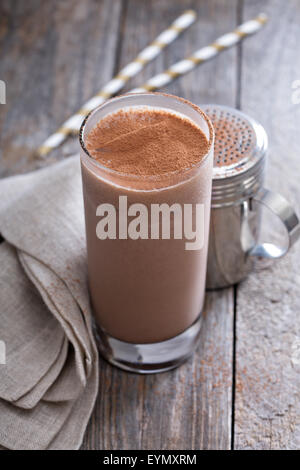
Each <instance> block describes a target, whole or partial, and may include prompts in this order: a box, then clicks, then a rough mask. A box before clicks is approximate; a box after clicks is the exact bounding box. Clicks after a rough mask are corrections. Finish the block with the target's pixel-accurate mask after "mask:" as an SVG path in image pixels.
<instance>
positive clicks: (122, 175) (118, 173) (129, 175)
mask: <svg viewBox="0 0 300 470" xmlns="http://www.w3.org/2000/svg"><path fill="white" fill-rule="evenodd" d="M137 95H138V96H153V95H156V96H164V97H166V98H171V99H175V100H176V101H179V102H181V103H183V104H185V105H186V106H189V107H190V108H192V109H194V111H196V112H197V113H198V114H199V115H200V116H201V117H202V118H203V119H204V120H205V121H206V124H207V126H208V131H209V139H208V149H207V152H206V154H205V155H204V157H203V158H202V159H201V160H200V161H199V162H197V163H196V164H194V165H192V166H190V167H188V168H184V169H179V170H174V171H171V172H166V173H162V174H159V175H137V174H134V173H124V172H122V171H118V170H114V169H112V168H110V167H108V166H105V165H103V164H102V163H100V162H99V161H98V160H96V159H95V158H93V157H92V156H91V155H90V153H89V151H88V150H87V148H86V145H85V142H84V136H83V135H84V131H85V126H86V125H87V122H88V121H89V119H90V118H91V117H92V116H94V114H96V113H97V112H98V111H99V110H100V109H102V108H104V107H105V106H107V105H108V104H109V103H111V102H113V101H118V100H121V99H123V98H126V97H128V98H130V97H133V96H137ZM146 106H147V105H146ZM149 106H150V105H149ZM120 109H122V108H120ZM116 112H117V111H116ZM186 119H190V120H192V119H191V118H188V117H186ZM100 120H101V119H100ZM192 121H193V120H192ZM193 122H194V121H193ZM195 124H196V123H195ZM196 125H197V124H196ZM197 127H199V126H198V125H197ZM202 132H203V131H202ZM214 136H215V133H214V128H213V125H212V122H211V120H210V118H209V117H208V116H207V114H205V112H204V111H203V110H202V109H201V108H200V107H199V106H198V105H196V104H194V103H192V102H190V101H188V100H186V99H185V98H181V97H179V96H176V95H171V94H168V93H159V92H142V93H125V94H122V95H118V96H114V97H113V98H109V99H107V100H105V101H104V102H103V103H101V104H100V105H99V106H97V107H96V108H95V109H93V110H92V111H90V112H89V113H88V114H87V116H86V117H85V118H84V120H83V122H82V124H81V126H80V130H79V143H80V146H81V148H82V150H83V151H84V153H85V155H86V157H88V161H89V162H91V163H92V164H93V165H95V166H96V167H98V168H100V169H101V170H103V171H105V172H107V173H108V174H110V175H113V176H116V177H120V178H128V179H131V180H134V181H145V182H155V181H161V180H164V179H167V178H172V177H174V176H181V175H182V176H184V175H185V174H187V173H189V172H191V171H192V170H196V169H197V168H200V167H201V166H202V165H204V163H205V162H206V160H207V158H208V156H209V155H210V152H211V149H212V147H213V144H214Z"/></svg>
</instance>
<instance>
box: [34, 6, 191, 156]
mask: <svg viewBox="0 0 300 470" xmlns="http://www.w3.org/2000/svg"><path fill="white" fill-rule="evenodd" d="M196 16H197V15H196V12H195V11H193V10H187V11H185V12H184V13H183V14H182V15H181V16H179V17H178V18H177V19H176V20H175V21H174V22H173V23H172V24H171V26H170V27H169V28H168V29H166V30H165V31H163V32H162V33H161V34H160V35H159V36H157V38H156V39H155V40H154V41H153V42H152V43H151V44H150V45H149V46H147V47H146V48H145V49H143V50H142V52H140V53H139V54H138V56H137V57H136V58H135V59H134V60H133V61H132V62H130V64H128V65H126V66H125V67H124V68H123V69H122V70H121V71H120V72H119V73H118V75H116V76H115V77H114V78H113V79H112V80H111V81H109V82H108V83H107V84H106V85H105V86H104V87H103V88H102V89H101V90H100V91H99V93H97V94H96V95H95V96H94V97H93V98H91V99H90V100H89V101H87V102H86V103H85V104H84V105H83V106H82V108H80V109H79V110H78V111H77V112H76V113H75V114H74V115H73V116H72V117H71V118H69V119H68V120H67V121H65V122H64V123H63V125H62V126H61V127H60V128H59V129H58V130H57V131H56V132H55V134H52V135H51V136H50V137H49V138H48V139H47V140H46V141H45V142H44V144H43V145H42V146H41V147H39V149H38V153H39V155H41V156H45V155H47V154H48V153H49V152H51V150H53V149H54V148H56V147H58V146H59V145H60V144H61V143H62V142H63V141H64V140H65V139H66V138H67V136H68V135H69V134H71V133H72V132H74V131H78V130H79V129H80V126H81V123H82V120H83V118H84V117H85V116H86V115H87V114H88V113H89V112H90V111H92V110H93V109H94V108H96V107H97V106H99V105H100V104H102V103H103V102H104V101H105V100H106V99H107V98H110V97H111V96H112V95H114V94H115V93H117V92H118V91H120V90H121V88H123V86H124V85H125V83H126V82H127V81H128V80H129V79H130V78H132V77H134V76H135V75H136V74H137V73H139V72H140V71H141V70H142V68H143V67H144V66H145V65H146V64H147V63H148V62H150V61H151V60H153V59H155V57H157V56H158V54H159V53H160V52H161V51H162V50H163V49H164V48H165V47H166V46H167V45H168V44H171V42H173V41H174V40H175V39H176V38H177V37H178V36H179V34H180V33H182V32H183V31H184V30H185V29H187V28H188V27H189V26H190V25H191V24H192V23H194V21H195V20H196Z"/></svg>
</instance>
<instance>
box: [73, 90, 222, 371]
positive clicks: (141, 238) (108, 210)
mask: <svg viewBox="0 0 300 470" xmlns="http://www.w3.org/2000/svg"><path fill="white" fill-rule="evenodd" d="M81 145H82V148H83V151H82V154H81V157H82V179H83V193H84V203H85V218H86V235H87V251H88V269H89V288H90V295H91V302H92V307H93V312H94V316H95V320H96V323H97V325H98V326H99V328H100V331H101V336H102V340H104V343H105V341H107V344H106V345H105V347H104V349H105V351H104V355H106V356H109V354H108V353H107V350H108V349H110V356H111V357H108V359H109V360H111V362H114V363H117V365H119V366H120V365H121V367H122V363H123V366H124V364H125V363H126V364H125V365H126V366H125V367H124V368H127V369H135V370H136V369H138V370H139V371H140V372H145V371H153V370H163V369H165V368H170V367H174V366H175V365H177V363H179V362H181V361H182V360H183V359H185V357H187V356H188V355H189V354H190V353H191V352H192V347H191V350H190V351H189V350H188V349H189V347H190V346H191V345H189V344H190V343H189V342H191V333H189V329H190V328H194V330H193V331H195V334H198V330H199V328H196V329H195V327H192V325H195V324H196V323H197V322H199V316H200V314H201V309H202V306H203V301H204V291H205V277H206V257H207V245H208V229H209V214H210V195H211V180H212V159H213V151H212V148H213V131H212V127H211V124H210V122H209V121H208V119H207V118H206V116H205V115H204V114H203V113H202V112H201V111H200V110H199V108H197V107H195V106H194V105H191V104H190V103H188V102H186V101H184V100H181V99H179V98H176V97H172V96H169V95H160V94H151V93H149V94H139V95H126V96H123V97H119V98H115V99H113V100H110V101H109V102H107V103H106V104H104V105H102V106H101V107H100V108H98V110H96V111H95V112H93V113H92V115H91V116H90V117H89V118H88V119H87V121H86V122H85V123H84V125H83V127H82V130H81ZM162 208H164V209H166V211H165V214H163V211H161V209H162ZM188 209H189V210H188ZM198 209H199V210H198ZM200 209H202V211H201V210H200ZM154 213H155V214H156V216H157V217H156V219H154ZM167 214H169V216H170V217H169V225H168V224H167V223H166V221H165V220H164V219H163V217H164V215H165V216H166V215H167ZM199 214H202V218H201V227H198V229H200V232H201V234H202V235H201V236H199V239H197V236H198V235H197V234H198V232H199V230H198V229H197V227H196V225H195V224H197V222H199V221H200V216H199V220H198V219H197V217H198V215H199ZM188 216H189V217H190V220H188ZM178 217H179V219H178ZM180 217H181V218H180ZM178 220H179V222H178ZM164 224H165V225H164ZM186 225H189V230H188V229H187V227H186ZM164 229H167V230H166V232H167V233H164ZM101 230H102V232H101ZM197 230H198V231H197ZM191 233H192V234H193V235H194V238H195V239H194V240H192V239H191V237H190V234H191ZM180 235H181V236H180ZM200 239H201V240H200ZM196 330H197V332H196ZM185 332H187V333H185ZM182 335H183V336H182ZM185 336H189V339H187V346H186V347H185V346H184V349H186V348H187V351H185V352H184V354H183V355H182V354H181V355H180V357H179V356H178V357H177V355H178V351H177V352H176V351H175V350H174V357H172V353H170V351H169V350H168V352H167V353H166V356H165V357H160V358H159V360H157V359H155V360H153V361H152V360H151V359H150V360H149V358H148V359H147V360H144V358H143V348H144V349H145V351H146V350H147V351H149V348H150V347H151V348H152V349H151V351H152V352H153V353H154V356H155V344H160V346H161V345H164V344H165V345H167V346H168V348H169V346H170V345H171V342H172V341H174V340H175V338H177V342H178V341H179V340H180V341H181V342H182V338H183V340H184V337H185ZM195 339H196V338H194V337H193V338H192V343H193V347H194V345H195V344H194V343H195ZM130 344H131V345H132V347H135V348H136V346H137V345H138V346H139V348H138V349H139V356H141V357H142V359H141V357H140V358H139V359H138V360H137V359H136V358H133V359H132V361H131V360H128V357H131V356H130V354H131V353H128V354H125V356H126V358H125V356H124V358H122V357H121V358H120V357H119V358H118V359H115V360H114V359H113V356H115V355H116V351H114V350H113V349H114V348H115V346H116V345H117V346H118V348H117V349H118V353H117V354H118V355H119V356H120V355H122V353H121V352H120V351H121V350H123V349H122V348H124V347H125V348H126V347H127V346H128V347H129V348H130ZM126 345H127V346H126ZM143 345H144V346H143ZM147 348H148V349H147ZM168 348H167V349H168ZM102 349H103V347H102ZM169 349H170V348H169ZM100 350H101V347H100ZM135 350H136V349H135ZM160 351H161V348H160ZM102 352H103V351H102ZM145 354H146V353H145ZM145 354H144V356H145ZM146 355H147V354H146ZM160 355H161V353H160ZM152 356H153V355H152ZM154 356H153V357H154ZM183 356H184V357H183ZM166 358H167V359H168V360H166ZM122 359H123V360H122ZM137 361H138V362H139V367H136V366H134V365H133V367H131V366H130V362H133V363H134V362H137ZM151 362H153V364H154V363H155V364H156V365H154V366H153V367H151ZM166 362H167V363H168V366H166V365H163V366H162V364H165V363H166ZM143 363H144V364H145V367H143ZM128 364H129V365H128ZM144 369H145V370H144Z"/></svg>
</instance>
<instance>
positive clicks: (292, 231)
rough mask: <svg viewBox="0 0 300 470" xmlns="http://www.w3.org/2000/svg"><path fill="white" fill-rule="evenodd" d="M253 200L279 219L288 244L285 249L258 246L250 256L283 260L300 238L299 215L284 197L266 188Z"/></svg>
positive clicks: (252, 250) (265, 245)
mask: <svg viewBox="0 0 300 470" xmlns="http://www.w3.org/2000/svg"><path fill="white" fill-rule="evenodd" d="M253 200H254V201H256V202H258V203H260V204H263V205H264V206H265V207H267V208H268V209H270V210H271V211H272V212H273V214H275V215H276V216H277V217H279V219H280V220H281V222H282V223H283V225H284V227H285V229H286V232H287V235H288V243H287V246H285V247H280V246H278V245H275V244H273V243H262V244H257V245H255V246H254V247H253V248H252V249H251V250H250V251H249V256H258V257H261V258H269V259H276V258H281V257H282V256H284V255H285V254H286V253H287V252H288V250H289V249H290V247H291V246H292V245H293V244H294V243H295V241H296V240H298V238H299V237H300V222H299V219H298V217H297V214H296V213H295V211H294V209H293V208H292V206H291V205H290V203H289V202H288V201H287V200H286V199H285V198H284V197H283V196H281V195H280V194H278V193H274V192H273V191H270V190H268V189H265V188H262V189H260V190H259V191H258V192H257V193H256V194H255V196H253Z"/></svg>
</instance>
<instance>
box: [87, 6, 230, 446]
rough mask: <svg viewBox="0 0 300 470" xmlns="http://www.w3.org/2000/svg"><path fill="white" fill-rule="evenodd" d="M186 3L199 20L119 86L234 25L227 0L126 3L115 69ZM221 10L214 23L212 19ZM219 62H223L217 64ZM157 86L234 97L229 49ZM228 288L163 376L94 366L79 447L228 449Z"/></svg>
mask: <svg viewBox="0 0 300 470" xmlns="http://www.w3.org/2000/svg"><path fill="white" fill-rule="evenodd" d="M188 7H194V8H195V9H196V10H197V12H198V15H199V21H198V22H197V23H196V24H194V25H193V26H192V27H191V28H190V29H189V30H188V31H187V32H185V33H184V34H183V35H182V36H181V37H180V39H178V40H177V41H176V42H175V43H174V44H172V45H171V46H170V47H169V48H168V49H167V50H165V51H164V53H163V54H162V55H161V56H159V57H158V58H157V59H156V60H155V61H154V62H153V63H151V64H149V65H148V66H147V67H146V68H145V70H144V71H143V72H142V73H141V74H139V75H138V76H137V77H136V78H134V79H133V80H132V81H131V82H130V83H129V84H128V86H127V89H130V88H132V87H133V86H137V85H138V84H141V83H142V82H143V81H145V79H146V78H149V77H150V76H152V75H154V74H156V73H158V72H160V71H162V70H163V69H164V68H166V67H167V66H168V65H169V64H171V63H173V62H174V61H175V60H178V59H180V58H182V57H184V56H185V55H187V54H189V53H191V52H192V51H193V50H194V49H195V48H198V47H201V45H205V44H207V42H208V41H211V40H213V39H215V38H216V37H217V36H218V35H220V34H222V33H224V32H225V31H230V30H231V29H232V28H234V27H235V25H236V24H237V16H236V15H237V2H235V1H230V2H228V1H219V0H214V1H210V2H206V1H197V2H190V1H182V0H176V1H172V2H171V3H170V1H169V0H160V1H158V0H155V1H147V2H143V4H142V6H141V2H139V1H138V0H129V2H128V5H127V8H126V11H125V13H124V14H125V17H124V19H123V21H122V29H121V34H122V40H121V41H120V44H121V48H120V64H119V65H120V66H123V65H125V64H126V63H127V62H128V61H129V60H130V59H131V58H133V57H135V55H136V54H137V53H138V52H139V51H140V50H141V49H142V48H143V47H144V46H145V45H146V44H147V43H148V42H149V41H151V40H152V39H153V38H154V37H155V36H156V35H157V34H158V33H159V32H161V31H162V30H163V29H165V28H166V26H168V25H169V24H170V23H171V22H172V21H173V20H174V19H175V18H176V17H177V16H178V15H179V14H180V13H181V12H182V10H183V9H185V8H188ZM220 15H222V21H218V19H219V18H220V17H221V16H220ZM225 65H226V67H225ZM164 91H167V92H171V93H174V94H177V95H180V96H183V97H185V98H188V99H191V100H193V101H194V102H209V101H214V102H216V101H221V100H222V101H223V102H224V103H225V104H228V105H234V104H235V102H236V100H237V96H236V91H237V50H234V49H233V50H231V51H228V52H226V53H224V55H223V56H220V57H218V59H217V60H215V61H212V62H211V63H207V64H204V65H203V66H202V67H199V68H198V69H197V70H194V71H193V72H191V73H190V75H189V76H186V77H183V78H182V79H180V80H177V81H176V82H174V83H173V84H171V85H169V86H168V87H166V88H165V89H164ZM233 311H234V302H233V290H232V289H229V290H224V291H220V292H218V293H209V294H208V296H207V303H206V318H205V323H204V325H203V329H202V340H201V346H200V348H199V350H198V352H197V354H196V355H195V356H194V358H193V359H191V360H190V361H189V362H188V363H186V364H184V365H182V366H181V367H180V368H179V369H178V370H175V371H172V372H168V373H165V374H161V375H160V374H158V375H153V376H147V377H138V376H135V375H132V374H127V373H124V372H121V371H118V370H116V369H113V368H111V367H110V366H108V365H106V364H105V363H104V362H102V363H101V367H100V391H99V397H98V401H97V404H96V407H95V412H94V414H93V416H92V419H91V422H90V424H89V427H88V429H87V432H86V436H85V439H84V443H83V448H84V449H95V448H96V449H140V448H141V449H229V448H230V445H231V411H232V400H231V398H232V356H233V354H232V347H233Z"/></svg>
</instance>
